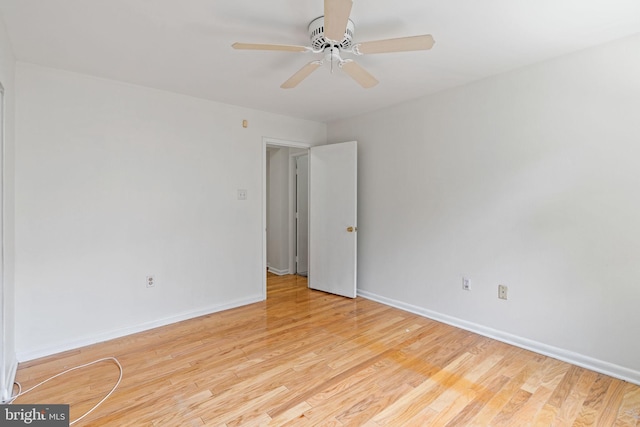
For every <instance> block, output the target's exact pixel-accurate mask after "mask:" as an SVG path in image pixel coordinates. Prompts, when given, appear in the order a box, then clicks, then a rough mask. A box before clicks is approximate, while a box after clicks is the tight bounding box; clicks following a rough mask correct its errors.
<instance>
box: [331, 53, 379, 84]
mask: <svg viewBox="0 0 640 427" xmlns="http://www.w3.org/2000/svg"><path fill="white" fill-rule="evenodd" d="M340 68H342V69H343V70H344V71H345V73H347V74H349V76H350V77H351V78H352V79H353V80H355V81H356V82H358V84H360V86H362V87H363V88H365V89H369V88H372V87H374V86H375V85H377V84H378V80H377V79H376V78H375V77H373V76H372V75H371V74H369V72H368V71H367V70H365V69H364V68H362V67H361V66H360V65H359V64H358V63H357V62H354V61H352V60H350V59H347V60H345V61H343V62H342V63H341V64H340Z"/></svg>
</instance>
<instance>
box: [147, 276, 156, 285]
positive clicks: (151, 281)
mask: <svg viewBox="0 0 640 427" xmlns="http://www.w3.org/2000/svg"><path fill="white" fill-rule="evenodd" d="M155 286H156V279H155V277H153V276H147V288H153V287H155Z"/></svg>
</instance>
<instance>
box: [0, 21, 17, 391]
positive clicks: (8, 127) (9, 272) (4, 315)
mask: <svg viewBox="0 0 640 427" xmlns="http://www.w3.org/2000/svg"><path fill="white" fill-rule="evenodd" d="M14 74H15V59H14V57H13V52H12V49H11V43H10V41H9V36H8V35H7V33H6V28H5V25H4V21H2V19H0V83H2V86H3V87H4V116H5V117H4V153H3V157H4V158H3V159H2V161H3V164H2V168H1V170H2V174H3V176H2V183H3V185H2V191H1V192H0V194H2V197H3V207H4V211H3V212H2V216H3V221H2V222H3V229H2V230H0V236H1V238H2V240H3V248H2V249H3V251H2V252H3V253H2V256H3V262H2V269H0V273H1V274H2V282H1V283H0V286H2V289H1V292H0V341H1V344H2V348H0V400H5V399H7V398H8V397H10V396H11V393H12V390H13V380H14V377H15V371H16V368H17V366H18V362H17V360H16V350H15V306H14V292H15V290H14V255H15V254H14V120H15V119H14V99H15V90H14ZM1 156H2V155H0V158H2V157H1Z"/></svg>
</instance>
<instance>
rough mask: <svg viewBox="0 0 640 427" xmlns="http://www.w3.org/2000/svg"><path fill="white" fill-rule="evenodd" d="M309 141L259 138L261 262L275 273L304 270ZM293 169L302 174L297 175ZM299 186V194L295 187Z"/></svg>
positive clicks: (303, 272) (305, 259)
mask: <svg viewBox="0 0 640 427" xmlns="http://www.w3.org/2000/svg"><path fill="white" fill-rule="evenodd" d="M309 148H310V145H308V144H305V143H299V142H294V141H285V140H277V139H273V138H263V167H264V175H263V224H264V228H263V231H264V234H263V266H264V267H265V270H266V271H265V275H264V279H263V280H264V284H263V290H264V298H265V299H266V291H267V281H266V273H267V272H270V273H273V274H276V275H285V274H297V273H302V274H304V275H306V274H307V272H308V267H307V265H308V237H307V234H306V232H305V231H304V228H305V227H306V224H308V202H305V199H306V198H307V197H308V196H307V191H303V190H307V189H308V184H305V180H306V179H307V176H308V174H307V172H308V151H309ZM297 169H300V172H301V173H302V174H303V175H304V176H302V177H299V176H297V175H298V174H297ZM298 190H300V194H298V193H299V191H298Z"/></svg>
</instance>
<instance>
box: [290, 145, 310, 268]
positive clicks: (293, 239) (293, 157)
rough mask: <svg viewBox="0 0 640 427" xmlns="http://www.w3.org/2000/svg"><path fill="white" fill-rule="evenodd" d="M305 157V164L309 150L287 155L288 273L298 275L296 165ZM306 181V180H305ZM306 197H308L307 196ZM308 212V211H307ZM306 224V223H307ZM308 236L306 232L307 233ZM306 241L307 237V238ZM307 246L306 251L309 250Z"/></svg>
mask: <svg viewBox="0 0 640 427" xmlns="http://www.w3.org/2000/svg"><path fill="white" fill-rule="evenodd" d="M302 156H307V162H308V161H309V157H308V156H309V150H306V151H301V152H298V153H290V154H289V219H290V221H289V271H290V272H291V273H292V274H293V273H295V274H298V265H297V262H296V258H297V256H298V251H297V247H298V241H297V238H298V221H297V220H298V218H296V212H297V203H298V187H297V184H296V183H297V181H296V179H297V164H296V161H297V159H298V157H302ZM307 181H308V179H307ZM308 194H309V183H308V182H307V195H308ZM307 197H308V196H307ZM307 212H308V209H307ZM307 222H308V221H307ZM307 234H308V231H307ZM307 240H308V236H307ZM308 246H309V245H308V244H307V251H308V250H309V247H308ZM308 267H309V266H308V265H307V274H308V273H309V268H308Z"/></svg>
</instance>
